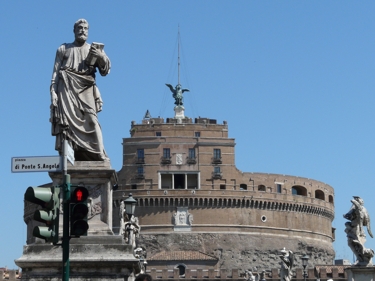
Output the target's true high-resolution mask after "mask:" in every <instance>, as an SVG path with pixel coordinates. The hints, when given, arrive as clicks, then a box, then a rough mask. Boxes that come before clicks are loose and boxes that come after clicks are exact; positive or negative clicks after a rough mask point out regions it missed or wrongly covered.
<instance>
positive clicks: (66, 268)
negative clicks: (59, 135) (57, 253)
mask: <svg viewBox="0 0 375 281" xmlns="http://www.w3.org/2000/svg"><path fill="white" fill-rule="evenodd" d="M66 145H67V141H64V148H63V159H62V160H63V173H64V174H63V177H64V182H63V194H64V197H63V212H64V213H63V238H62V248H63V276H62V281H69V274H70V261H69V240H70V233H69V200H70V175H68V161H67V156H66V152H67V148H66Z"/></svg>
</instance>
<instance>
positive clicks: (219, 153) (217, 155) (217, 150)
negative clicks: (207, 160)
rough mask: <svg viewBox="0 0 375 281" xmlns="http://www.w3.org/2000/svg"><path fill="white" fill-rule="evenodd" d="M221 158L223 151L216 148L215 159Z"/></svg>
mask: <svg viewBox="0 0 375 281" xmlns="http://www.w3.org/2000/svg"><path fill="white" fill-rule="evenodd" d="M220 158H221V150H220V149H217V148H215V149H214V159H220Z"/></svg>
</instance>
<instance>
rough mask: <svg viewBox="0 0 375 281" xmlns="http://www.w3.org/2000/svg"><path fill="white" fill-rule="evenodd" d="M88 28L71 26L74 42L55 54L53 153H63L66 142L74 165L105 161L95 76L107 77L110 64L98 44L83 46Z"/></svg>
mask: <svg viewBox="0 0 375 281" xmlns="http://www.w3.org/2000/svg"><path fill="white" fill-rule="evenodd" d="M88 31H89V24H88V22H87V21H86V20H85V19H79V20H78V21H76V22H75V24H74V29H73V32H74V35H75V40H74V42H73V43H64V44H62V45H61V46H60V47H59V48H58V49H57V52H56V58H55V64H54V67H53V73H52V81H51V86H50V93H51V118H50V122H51V123H52V135H53V136H56V144H55V149H56V150H57V151H59V153H60V154H61V153H62V149H63V141H64V140H67V141H68V142H69V144H70V146H71V147H72V148H73V150H74V156H75V160H77V161H104V160H108V157H107V154H106V152H105V150H104V145H103V137H102V130H101V127H100V124H99V121H98V116H97V113H98V112H100V111H101V110H102V105H103V100H102V98H101V95H100V92H99V89H98V87H97V85H96V81H95V73H96V72H97V71H99V73H100V75H102V76H106V75H107V74H108V73H109V71H110V68H111V62H110V60H109V58H108V57H107V55H106V54H105V52H104V51H103V48H104V45H103V44H101V43H92V44H91V45H90V44H88V43H86V40H87V37H88Z"/></svg>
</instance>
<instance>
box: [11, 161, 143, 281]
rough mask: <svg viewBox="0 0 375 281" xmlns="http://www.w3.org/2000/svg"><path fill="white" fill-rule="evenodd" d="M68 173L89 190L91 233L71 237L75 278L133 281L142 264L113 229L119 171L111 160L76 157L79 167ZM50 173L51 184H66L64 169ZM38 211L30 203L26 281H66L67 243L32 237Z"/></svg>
mask: <svg viewBox="0 0 375 281" xmlns="http://www.w3.org/2000/svg"><path fill="white" fill-rule="evenodd" d="M68 174H69V175H70V177H71V184H72V185H83V186H85V187H86V188H87V189H88V191H89V198H88V207H89V214H88V224H89V230H88V234H87V236H81V237H80V238H71V239H70V254H69V255H70V280H91V281H96V280H97V281H99V280H101V281H102V280H111V281H120V280H121V281H124V280H127V279H128V277H129V276H132V275H134V273H138V272H139V271H140V264H139V260H138V259H136V258H135V257H134V253H133V250H134V249H133V248H132V246H131V245H127V244H125V242H124V239H123V237H122V236H119V235H114V234H113V232H112V205H113V204H112V187H113V185H114V184H116V183H117V174H116V171H115V170H113V169H112V168H111V167H110V163H109V162H106V161H100V162H99V161H98V162H96V161H85V162H84V161H82V162H79V161H76V162H75V165H74V166H72V165H69V166H68ZM50 177H51V179H52V184H46V185H45V186H51V185H55V186H56V185H61V184H62V183H63V175H62V173H61V172H60V173H50ZM71 189H72V190H73V189H74V187H72V188H71ZM61 197H62V196H61ZM61 199H62V198H61ZM34 209H35V205H34V204H30V203H28V202H27V203H25V222H26V223H27V225H28V226H27V227H28V231H27V233H28V234H27V235H28V237H27V245H25V246H24V250H23V255H22V257H20V258H19V259H18V260H16V261H15V262H16V264H17V265H18V266H19V267H21V268H22V280H33V281H42V280H43V281H45V280H61V278H62V269H63V264H62V247H61V246H54V245H51V244H49V243H44V240H41V239H39V238H36V239H35V238H34V237H32V229H33V227H34V225H36V224H35V221H34V220H33V219H32V215H33V210H34ZM62 222H63V215H62V214H60V229H59V237H60V239H61V237H62V230H63V225H62Z"/></svg>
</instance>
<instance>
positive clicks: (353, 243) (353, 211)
mask: <svg viewBox="0 0 375 281" xmlns="http://www.w3.org/2000/svg"><path fill="white" fill-rule="evenodd" d="M353 198H354V199H352V200H350V202H352V207H351V208H350V210H349V212H348V213H346V214H344V218H345V219H347V220H349V221H348V222H346V223H345V232H346V237H347V238H348V246H349V247H350V249H351V250H352V251H353V253H354V255H355V256H356V258H357V262H356V265H361V266H371V265H372V257H373V256H374V250H372V249H370V248H365V245H364V244H365V242H366V234H365V231H364V227H365V226H366V228H367V232H368V234H369V235H370V237H371V238H373V235H372V232H371V226H370V215H369V214H368V212H367V210H366V208H365V207H364V201H363V199H362V198H361V197H359V196H353Z"/></svg>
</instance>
